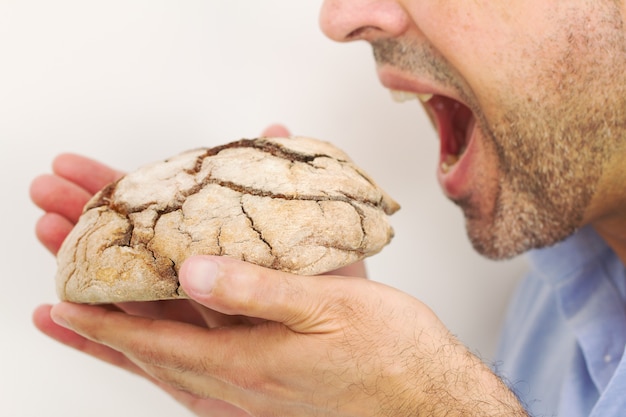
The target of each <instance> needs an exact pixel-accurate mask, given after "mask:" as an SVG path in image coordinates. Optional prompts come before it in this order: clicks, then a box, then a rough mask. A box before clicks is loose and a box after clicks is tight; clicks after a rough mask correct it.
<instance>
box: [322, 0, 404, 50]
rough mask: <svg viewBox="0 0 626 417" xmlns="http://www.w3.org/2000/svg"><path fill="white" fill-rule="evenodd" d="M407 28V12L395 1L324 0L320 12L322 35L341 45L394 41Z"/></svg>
mask: <svg viewBox="0 0 626 417" xmlns="http://www.w3.org/2000/svg"><path fill="white" fill-rule="evenodd" d="M408 25H409V17H408V15H407V13H406V11H405V9H404V8H403V7H402V5H401V4H400V3H399V2H398V1H392V0H325V1H324V4H323V5H322V10H321V12H320V27H321V28H322V31H323V32H324V33H325V34H326V36H328V37H329V38H331V39H333V40H335V41H338V42H348V41H352V40H360V39H362V40H366V41H372V40H375V39H377V38H381V37H395V36H398V35H400V34H402V33H403V32H404V31H406V29H407V27H408Z"/></svg>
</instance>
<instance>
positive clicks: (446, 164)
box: [441, 155, 459, 173]
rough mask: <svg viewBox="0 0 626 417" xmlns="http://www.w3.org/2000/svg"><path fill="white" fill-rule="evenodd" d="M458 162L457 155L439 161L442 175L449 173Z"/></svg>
mask: <svg viewBox="0 0 626 417" xmlns="http://www.w3.org/2000/svg"><path fill="white" fill-rule="evenodd" d="M458 160H459V157H458V155H446V159H444V160H443V161H441V170H442V171H443V172H444V173H446V172H448V171H450V168H452V166H453V165H454V164H456V163H457V162H458Z"/></svg>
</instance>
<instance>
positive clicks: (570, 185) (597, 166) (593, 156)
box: [321, 0, 626, 258]
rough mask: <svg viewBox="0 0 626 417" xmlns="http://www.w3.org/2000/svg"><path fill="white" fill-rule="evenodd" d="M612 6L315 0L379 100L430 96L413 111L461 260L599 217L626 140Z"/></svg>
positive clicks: (622, 42)
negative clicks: (388, 93) (423, 120)
mask: <svg viewBox="0 0 626 417" xmlns="http://www.w3.org/2000/svg"><path fill="white" fill-rule="evenodd" d="M623 7H624V6H623V4H622V2H621V1H616V0H572V1H559V0H550V1H545V0H530V1H529V0H512V1H507V2H501V1H487V0H475V1H470V2H467V1H463V2H460V1H443V0H408V1H391V0H380V1H373V0H353V1H349V0H345V1H343V0H327V1H326V2H325V4H324V7H323V9H322V15H321V25H322V29H323V30H324V32H325V33H326V34H327V35H328V36H329V37H331V38H333V39H335V40H339V41H349V40H356V39H364V40H367V41H368V42H370V43H371V44H372V47H373V50H374V56H375V58H376V63H377V69H378V73H379V77H380V79H381V81H382V83H383V84H384V85H385V86H386V87H388V88H390V89H392V90H400V91H407V92H411V93H419V94H428V95H430V94H432V95H433V96H432V98H430V99H429V100H428V101H427V102H426V103H425V104H424V107H425V108H426V111H427V112H428V114H429V115H430V117H431V119H432V121H433V123H434V124H435V126H436V127H437V129H438V131H439V136H440V141H441V146H440V150H441V151H440V156H439V158H440V166H439V169H438V179H439V182H440V184H441V186H442V189H443V191H444V192H445V194H446V195H447V196H448V197H449V198H450V199H452V200H453V201H454V202H455V203H457V204H458V205H459V206H460V207H461V208H462V210H463V212H464V214H465V218H466V224H467V230H468V234H469V236H470V239H471V241H472V243H473V245H474V247H475V248H476V249H477V250H478V251H480V252H481V253H483V254H484V255H486V256H489V257H492V258H506V257H510V256H513V255H516V254H518V253H521V252H523V251H525V250H527V249H530V248H535V247H542V246H546V245H550V244H553V243H555V242H557V241H559V240H561V239H563V238H565V237H566V236H568V235H569V234H571V233H572V232H573V231H574V230H575V229H576V228H578V227H580V226H581V225H583V224H586V223H590V222H592V221H594V220H596V219H597V218H598V217H600V216H605V215H607V214H608V213H607V212H606V210H608V207H606V206H607V205H604V206H605V207H603V204H599V205H598V204H597V202H594V196H595V195H596V193H597V191H598V187H600V186H601V185H602V184H603V183H604V182H605V180H604V178H603V175H605V176H606V175H608V174H607V170H606V167H607V166H609V164H610V163H612V161H611V159H612V157H613V156H614V155H615V154H616V150H617V148H618V147H619V146H621V145H620V144H623V143H624V142H625V141H626V39H625V37H626V29H625V28H624V21H623V14H624V11H623V10H622V8H623ZM427 97H428V96H427ZM427 97H426V98H427ZM592 202H593V204H592ZM591 205H593V207H594V209H593V210H590V209H589V207H590V206H591ZM603 210H604V211H603Z"/></svg>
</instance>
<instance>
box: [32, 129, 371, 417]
mask: <svg viewBox="0 0 626 417" xmlns="http://www.w3.org/2000/svg"><path fill="white" fill-rule="evenodd" d="M263 135H264V136H288V135H289V132H288V131H287V129H285V128H284V127H282V126H280V125H274V126H270V127H269V128H267V129H266V130H265V131H264V132H263ZM122 175H123V172H121V171H119V170H115V169H112V168H110V167H108V166H106V165H103V164H101V163H99V162H97V161H94V160H91V159H88V158H85V157H82V156H79V155H73V154H64V155H61V156H59V157H57V158H56V159H55V160H54V162H53V174H49V175H42V176H40V177H38V178H36V179H35V180H34V181H33V183H32V185H31V190H30V192H31V198H32V200H33V201H34V202H35V204H37V205H38V206H39V207H40V208H42V209H43V210H44V212H45V214H44V215H43V216H42V217H41V219H40V220H39V221H38V223H37V226H36V234H37V237H38V238H39V240H40V241H41V243H42V244H43V245H44V246H45V247H46V248H47V249H48V250H49V251H50V252H51V253H53V254H56V252H57V251H58V250H59V247H60V246H61V244H62V242H63V240H64V238H65V236H66V235H67V234H68V233H69V232H70V230H71V229H72V227H73V226H74V224H75V223H76V221H77V220H78V217H79V216H80V214H81V212H82V209H83V206H84V205H85V203H86V202H87V201H88V200H89V199H90V198H91V197H92V195H93V194H94V193H95V192H97V191H98V190H100V189H101V188H103V187H104V186H106V185H107V184H109V183H110V182H113V181H115V180H117V179H118V178H119V177H121V176H122ZM335 273H338V274H349V275H355V276H365V270H364V266H363V263H362V262H361V263H357V264H354V265H350V266H347V267H344V268H342V269H341V270H337V271H335ZM107 308H110V309H114V310H119V311H124V312H126V313H130V314H133V315H137V316H141V317H146V318H150V319H161V320H166V319H167V320H176V321H179V322H183V323H188V324H193V325H196V326H201V327H204V328H213V327H221V326H226V325H236V324H250V323H251V322H255V323H259V320H251V319H248V318H246V317H241V316H229V315H224V314H221V313H218V312H215V311H211V310H208V309H206V308H203V307H202V306H200V305H198V304H197V303H194V302H193V301H187V300H176V301H164V302H143V303H122V304H118V305H116V306H109V307H107ZM50 309H51V306H48V305H44V306H40V307H39V308H38V309H37V310H36V311H35V313H34V316H33V319H34V322H35V325H36V326H37V327H38V328H39V329H40V330H41V331H42V332H44V333H45V334H47V335H49V336H50V337H52V338H54V339H56V340H58V341H60V342H62V343H64V344H66V345H69V346H71V347H74V348H77V349H79V350H82V351H84V352H86V353H89V354H91V355H93V356H95V357H97V358H99V359H102V360H104V361H107V362H109V363H112V364H114V365H116V366H119V367H122V368H124V369H127V370H129V371H131V372H134V373H137V374H139V375H142V376H144V377H146V378H147V379H149V380H151V381H152V382H154V383H156V384H157V385H159V386H161V387H162V388H163V389H164V390H165V391H167V392H168V393H170V394H171V395H172V396H174V397H175V398H176V399H178V400H179V401H180V402H181V403H183V404H184V405H186V406H188V407H189V408H191V409H192V410H193V411H195V412H196V413H197V414H198V415H233V416H238V415H246V414H245V413H243V412H242V411H241V410H237V409H236V408H234V407H232V406H230V405H228V404H225V403H222V402H221V401H218V400H203V399H198V398H196V397H195V396H193V395H189V394H187V393H184V392H181V391H180V390H178V389H176V387H172V386H169V385H167V384H163V383H161V382H160V381H158V380H156V379H154V378H152V377H151V376H150V375H148V374H147V373H146V372H144V371H143V370H142V369H141V368H138V367H137V366H136V365H135V364H134V363H133V362H132V361H131V360H129V359H128V358H126V357H125V356H124V355H123V354H120V353H119V352H117V351H115V350H112V349H109V348H107V347H105V346H102V345H100V344H97V343H93V342H90V341H88V340H87V339H85V338H83V337H81V336H79V335H77V334H75V333H73V332H70V331H67V330H66V329H63V328H61V327H59V326H57V325H56V324H55V323H54V322H52V321H51V319H50ZM213 413H217V414H213Z"/></svg>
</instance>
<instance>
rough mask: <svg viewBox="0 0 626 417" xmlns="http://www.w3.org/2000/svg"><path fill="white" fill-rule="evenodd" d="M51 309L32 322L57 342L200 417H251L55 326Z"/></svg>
mask: <svg viewBox="0 0 626 417" xmlns="http://www.w3.org/2000/svg"><path fill="white" fill-rule="evenodd" d="M51 309H52V307H51V306H49V305H42V306H40V307H38V308H37V309H36V310H35V312H34V313H33V322H34V324H35V326H36V327H37V328H38V329H39V330H40V331H42V332H43V333H44V334H46V335H48V336H50V337H51V338H53V339H55V340H57V341H58V342H60V343H63V344H65V345H67V346H69V347H72V348H74V349H76V350H79V351H81V352H83V353H86V354H88V355H90V356H93V357H95V358H96V359H100V360H102V361H104V362H107V363H109V364H111V365H114V366H117V367H119V368H122V369H125V370H126V371H129V372H132V373H134V374H137V375H139V376H141V377H144V378H146V379H147V380H149V381H150V382H152V383H154V384H155V385H157V386H159V387H160V388H161V389H163V390H164V391H166V392H167V393H168V394H170V395H171V396H172V397H173V398H174V399H176V400H177V401H178V402H180V403H181V404H183V405H184V406H186V407H187V408H189V409H190V410H192V411H193V412H195V413H197V414H198V415H203V413H206V412H207V410H210V411H211V413H215V414H211V415H224V416H229V417H248V416H249V415H248V414H247V413H245V412H244V411H243V410H240V409H237V408H236V407H234V406H233V405H231V404H228V403H225V402H223V401H220V400H213V399H205V398H199V397H197V396H195V395H193V394H191V393H189V392H185V391H181V390H179V389H177V388H176V387H173V386H171V385H169V384H168V383H166V382H163V381H159V380H157V379H156V378H154V377H153V376H152V375H149V374H148V373H146V372H145V371H144V370H143V369H142V368H141V367H140V366H138V365H137V364H135V363H134V362H132V361H131V360H130V359H129V358H128V357H127V356H126V355H125V354H124V353H121V352H119V351H118V350H116V349H113V348H110V347H108V346H106V345H103V344H100V343H96V342H93V341H91V340H89V339H88V338H86V337H83V336H81V335H79V334H77V333H76V332H74V331H73V330H69V329H67V328H65V327H62V326H59V325H58V324H56V323H55V322H53V321H52V319H51V316H50V313H51Z"/></svg>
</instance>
